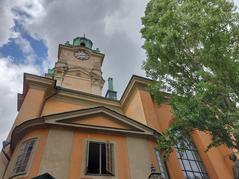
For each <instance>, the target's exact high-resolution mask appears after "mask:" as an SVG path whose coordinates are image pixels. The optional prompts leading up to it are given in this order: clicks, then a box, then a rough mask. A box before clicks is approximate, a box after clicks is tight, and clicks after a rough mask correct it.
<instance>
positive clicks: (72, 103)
mask: <svg viewBox="0 0 239 179" xmlns="http://www.w3.org/2000/svg"><path fill="white" fill-rule="evenodd" d="M96 106H105V107H107V108H110V109H112V110H115V111H117V112H119V113H122V111H121V109H120V107H115V106H112V105H108V104H104V102H102V103H101V101H100V99H99V100H98V101H97V102H91V101H86V100H82V99H74V98H69V97H68V98H67V97H58V96H55V97H53V98H51V99H49V100H47V101H46V103H45V106H44V108H43V111H42V115H50V114H56V113H62V112H66V111H73V110H79V109H84V108H92V107H96Z"/></svg>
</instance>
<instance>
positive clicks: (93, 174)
mask: <svg viewBox="0 0 239 179" xmlns="http://www.w3.org/2000/svg"><path fill="white" fill-rule="evenodd" d="M85 175H87V176H105V177H107V176H108V177H114V176H115V175H114V174H97V173H86V174H85Z"/></svg>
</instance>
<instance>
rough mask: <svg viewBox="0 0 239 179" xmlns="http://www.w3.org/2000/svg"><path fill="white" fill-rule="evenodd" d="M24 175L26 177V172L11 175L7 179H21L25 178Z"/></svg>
mask: <svg viewBox="0 0 239 179" xmlns="http://www.w3.org/2000/svg"><path fill="white" fill-rule="evenodd" d="M26 175H27V172H19V173H16V174H13V175H11V176H10V177H9V179H12V178H22V177H25V176H26Z"/></svg>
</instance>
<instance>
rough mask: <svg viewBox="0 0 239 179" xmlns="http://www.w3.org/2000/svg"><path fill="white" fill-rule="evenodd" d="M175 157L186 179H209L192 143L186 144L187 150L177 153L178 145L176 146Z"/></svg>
mask: <svg viewBox="0 0 239 179" xmlns="http://www.w3.org/2000/svg"><path fill="white" fill-rule="evenodd" d="M176 148H177V156H178V159H179V161H180V165H181V167H182V171H183V174H184V176H185V178H187V179H209V176H208V173H207V171H206V169H205V167H204V165H203V162H202V160H201V158H200V156H199V154H198V151H197V148H196V146H195V145H194V143H193V142H192V141H188V142H187V150H186V151H183V152H179V151H180V149H181V147H180V144H178V145H177V146H176Z"/></svg>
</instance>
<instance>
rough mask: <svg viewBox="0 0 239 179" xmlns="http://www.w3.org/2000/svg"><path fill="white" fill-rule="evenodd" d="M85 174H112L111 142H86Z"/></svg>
mask: <svg viewBox="0 0 239 179" xmlns="http://www.w3.org/2000/svg"><path fill="white" fill-rule="evenodd" d="M87 145H88V159H87V169H86V173H87V174H97V175H113V144H112V143H101V142H88V144H87Z"/></svg>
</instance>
